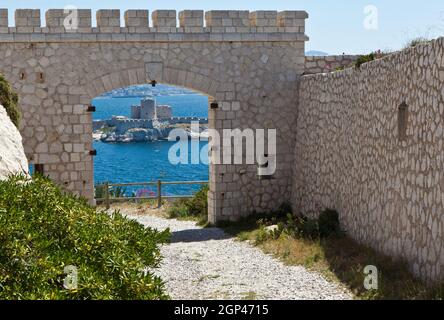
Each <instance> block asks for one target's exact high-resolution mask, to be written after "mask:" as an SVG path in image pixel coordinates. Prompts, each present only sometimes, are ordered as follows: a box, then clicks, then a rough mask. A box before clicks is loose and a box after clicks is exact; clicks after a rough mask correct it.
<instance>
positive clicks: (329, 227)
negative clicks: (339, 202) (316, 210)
mask: <svg viewBox="0 0 444 320" xmlns="http://www.w3.org/2000/svg"><path fill="white" fill-rule="evenodd" d="M318 221H319V222H318V223H319V236H320V237H321V238H328V237H330V236H340V235H341V226H340V224H339V214H338V212H337V211H335V210H331V209H326V210H324V211H322V212H321V214H320V215H319V220H318Z"/></svg>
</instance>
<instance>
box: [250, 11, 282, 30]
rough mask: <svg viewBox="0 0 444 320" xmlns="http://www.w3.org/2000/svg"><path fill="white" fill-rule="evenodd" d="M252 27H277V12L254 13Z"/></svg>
mask: <svg viewBox="0 0 444 320" xmlns="http://www.w3.org/2000/svg"><path fill="white" fill-rule="evenodd" d="M250 25H251V26H252V27H276V26H277V11H254V12H251V13H250Z"/></svg>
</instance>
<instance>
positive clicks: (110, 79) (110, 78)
mask: <svg viewBox="0 0 444 320" xmlns="http://www.w3.org/2000/svg"><path fill="white" fill-rule="evenodd" d="M151 70H153V71H151ZM153 80H154V81H155V82H156V83H162V84H168V85H173V86H180V87H184V88H187V89H191V90H193V91H196V92H199V93H201V94H203V95H206V96H208V104H209V105H208V126H209V129H216V130H217V128H216V121H215V119H216V117H215V111H214V110H212V109H211V108H210V104H211V103H212V102H213V101H214V97H213V95H215V94H216V92H217V91H216V89H217V88H219V87H220V85H219V84H218V83H217V81H214V80H212V79H210V78H208V77H205V76H202V75H200V74H196V73H193V72H191V71H184V70H178V69H173V68H163V63H162V62H156V63H146V64H145V68H144V69H143V68H134V69H130V70H122V71H116V72H113V73H110V74H105V75H101V76H99V77H98V78H96V79H94V80H93V83H94V86H86V85H85V88H86V90H85V91H86V92H87V93H88V96H89V97H91V100H92V99H94V98H95V97H97V96H100V95H102V94H103V93H106V92H110V91H112V90H114V89H118V88H126V87H129V86H133V85H139V84H149V83H150V82H151V81H153ZM210 92H212V94H213V95H211V94H210ZM91 120H92V119H91ZM88 128H89V127H88ZM90 133H91V137H92V127H91V132H90ZM91 149H92V141H91ZM90 159H91V163H86V166H87V167H88V168H91V170H88V172H90V176H89V177H88V179H86V181H87V183H88V184H92V185H93V188H94V158H93V157H91V158H90ZM215 170H216V166H215V165H213V164H212V163H211V162H210V164H209V188H210V189H209V196H208V207H209V215H213V216H215V213H214V204H213V199H214V198H215V194H216V193H217V192H216V189H217V185H218V183H219V181H217V178H216V177H217V175H215V174H212V172H214V171H215ZM86 196H88V195H86ZM91 200H92V199H91Z"/></svg>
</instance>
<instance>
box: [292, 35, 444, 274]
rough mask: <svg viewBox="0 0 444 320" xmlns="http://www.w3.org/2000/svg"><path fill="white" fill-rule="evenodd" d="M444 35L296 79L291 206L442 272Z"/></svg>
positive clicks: (417, 269) (417, 267)
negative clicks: (327, 217) (327, 213)
mask: <svg viewBox="0 0 444 320" xmlns="http://www.w3.org/2000/svg"><path fill="white" fill-rule="evenodd" d="M443 88H444V38H440V39H439V40H437V41H433V42H432V43H430V44H427V45H419V46H417V47H415V48H412V49H408V50H406V51H402V52H399V53H395V54H392V55H389V56H387V57H385V58H383V59H381V60H377V61H373V62H370V63H367V64H364V65H362V66H361V68H360V69H355V68H352V69H347V70H345V71H340V72H334V73H329V74H319V75H310V76H304V77H302V78H301V81H300V88H299V92H300V101H299V115H298V120H297V134H296V148H295V149H294V150H295V159H294V181H293V205H294V208H295V209H296V210H298V211H300V212H302V213H304V214H307V215H309V216H315V215H317V214H318V213H319V211H320V210H322V209H324V208H332V209H336V210H338V212H339V214H340V220H341V224H342V226H343V228H344V229H345V230H346V231H347V232H348V233H349V234H350V235H351V236H352V237H354V238H355V239H357V240H358V241H360V242H362V243H365V244H367V245H370V246H371V247H374V248H375V249H377V250H380V251H382V252H385V253H386V254H388V255H390V256H393V257H400V258H403V259H406V260H407V261H408V262H409V263H410V266H411V268H412V271H414V273H415V274H416V275H418V276H420V277H422V278H423V279H426V280H437V279H442V278H444V193H443V192H444V146H443V144H444V135H443V133H444V118H443V115H444V89H443Z"/></svg>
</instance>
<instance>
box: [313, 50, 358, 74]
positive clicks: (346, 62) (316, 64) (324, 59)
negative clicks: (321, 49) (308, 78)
mask: <svg viewBox="0 0 444 320" xmlns="http://www.w3.org/2000/svg"><path fill="white" fill-rule="evenodd" d="M358 58H359V56H356V55H337V56H306V57H305V72H304V74H314V73H324V72H332V71H336V70H338V69H344V68H347V67H351V66H353V64H354V62H355V61H356V60H357V59H358Z"/></svg>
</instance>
